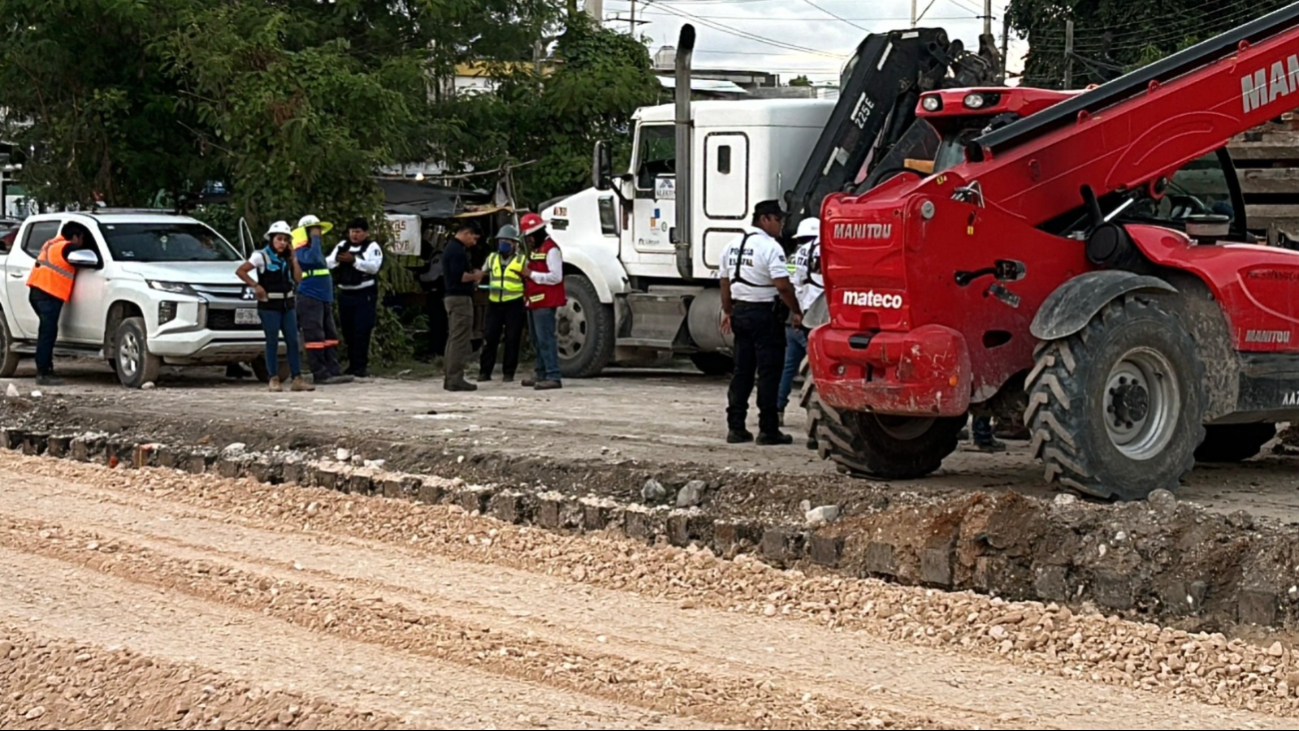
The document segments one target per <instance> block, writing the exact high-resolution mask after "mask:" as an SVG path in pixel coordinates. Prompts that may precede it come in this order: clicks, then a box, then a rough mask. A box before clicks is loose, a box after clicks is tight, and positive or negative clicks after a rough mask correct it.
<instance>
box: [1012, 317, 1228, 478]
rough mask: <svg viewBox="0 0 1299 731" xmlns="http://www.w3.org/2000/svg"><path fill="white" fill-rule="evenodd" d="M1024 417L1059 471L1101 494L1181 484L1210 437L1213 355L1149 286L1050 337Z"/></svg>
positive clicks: (1049, 466)
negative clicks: (1207, 355) (1148, 293)
mask: <svg viewBox="0 0 1299 731" xmlns="http://www.w3.org/2000/svg"><path fill="white" fill-rule="evenodd" d="M1036 359H1037V365H1036V366H1035V367H1034V369H1033V371H1032V372H1031V373H1030V374H1029V376H1028V379H1027V382H1026V388H1027V390H1028V394H1029V398H1028V408H1027V409H1026V410H1025V412H1024V422H1025V423H1026V424H1028V427H1029V429H1030V430H1031V431H1032V433H1033V441H1032V444H1031V447H1030V449H1031V450H1032V452H1033V455H1034V456H1035V457H1037V458H1038V459H1040V460H1041V461H1042V463H1043V464H1044V465H1045V468H1046V480H1047V481H1048V482H1053V481H1058V482H1060V483H1061V484H1063V485H1065V486H1067V487H1070V488H1072V489H1074V490H1077V491H1079V492H1082V493H1085V494H1087V495H1091V496H1094V497H1099V498H1118V499H1120V500H1141V499H1144V498H1145V497H1146V496H1147V495H1149V494H1150V493H1151V492H1154V491H1155V490H1157V489H1160V488H1163V489H1166V490H1175V489H1177V487H1178V485H1179V483H1180V482H1181V479H1182V477H1183V476H1184V475H1185V474H1186V473H1188V472H1190V471H1191V469H1192V468H1193V467H1194V466H1195V452H1196V450H1197V448H1199V446H1200V443H1201V442H1202V441H1204V435H1205V430H1204V424H1203V419H1204V409H1205V402H1206V396H1205V392H1204V380H1205V375H1204V364H1203V363H1202V362H1201V361H1200V357H1199V353H1198V352H1197V350H1196V347H1195V341H1194V340H1193V339H1192V338H1191V335H1190V333H1189V332H1187V330H1186V327H1185V326H1184V325H1183V324H1182V321H1181V320H1180V319H1179V318H1178V317H1177V315H1175V314H1173V313H1170V312H1165V311H1164V310H1163V309H1162V308H1160V307H1159V305H1158V304H1157V303H1156V302H1155V301H1153V300H1151V299H1149V298H1147V297H1143V296H1141V295H1130V296H1128V297H1125V298H1123V299H1121V300H1115V301H1113V302H1110V303H1109V304H1108V305H1106V306H1105V308H1104V309H1102V310H1101V311H1100V312H1099V313H1098V314H1097V315H1096V316H1095V317H1093V318H1092V320H1091V322H1089V323H1088V324H1087V326H1086V327H1085V328H1083V330H1082V331H1081V332H1079V333H1077V334H1075V335H1071V336H1070V337H1068V338H1064V339H1061V340H1054V341H1048V342H1045V343H1041V344H1040V345H1039V346H1038V348H1037V356H1036Z"/></svg>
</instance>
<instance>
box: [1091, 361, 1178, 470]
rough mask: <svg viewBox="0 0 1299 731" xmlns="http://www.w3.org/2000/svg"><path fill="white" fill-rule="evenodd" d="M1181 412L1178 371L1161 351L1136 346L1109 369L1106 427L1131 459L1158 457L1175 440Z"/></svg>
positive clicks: (1114, 440) (1105, 409) (1105, 413)
mask: <svg viewBox="0 0 1299 731" xmlns="http://www.w3.org/2000/svg"><path fill="white" fill-rule="evenodd" d="M1180 413H1181V390H1180V386H1179V384H1178V382H1177V377H1176V371H1174V370H1173V367H1172V364H1171V363H1169V361H1168V359H1167V358H1166V357H1165V356H1164V355H1163V354H1162V353H1160V352H1159V351H1157V350H1154V349H1151V348H1146V347H1141V348H1134V349H1132V350H1130V351H1128V352H1127V353H1125V354H1124V355H1123V357H1122V358H1119V360H1118V362H1116V363H1115V364H1114V367H1113V368H1112V369H1110V374H1109V377H1108V378H1107V379H1106V383H1105V398H1104V415H1103V418H1104V422H1105V430H1106V432H1107V433H1108V435H1109V438H1110V442H1111V443H1112V444H1113V445H1114V446H1115V447H1116V448H1117V449H1118V450H1119V451H1120V452H1122V453H1123V454H1125V455H1126V456H1128V457H1129V458H1131V459H1134V460H1146V459H1152V458H1154V457H1156V456H1158V455H1159V454H1160V453H1161V452H1162V451H1163V450H1164V448H1165V447H1167V446H1168V443H1169V442H1170V441H1171V440H1172V438H1173V434H1174V432H1175V431H1176V429H1177V418H1178V415H1179V414H1180Z"/></svg>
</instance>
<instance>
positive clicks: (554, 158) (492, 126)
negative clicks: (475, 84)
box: [439, 13, 660, 205]
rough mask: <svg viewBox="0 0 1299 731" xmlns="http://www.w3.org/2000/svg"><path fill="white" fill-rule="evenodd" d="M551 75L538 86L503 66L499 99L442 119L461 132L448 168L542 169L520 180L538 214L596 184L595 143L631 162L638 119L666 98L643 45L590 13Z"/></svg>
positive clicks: (449, 152) (483, 99)
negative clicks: (542, 206) (607, 144)
mask: <svg viewBox="0 0 1299 731" xmlns="http://www.w3.org/2000/svg"><path fill="white" fill-rule="evenodd" d="M545 68H549V69H550V70H549V71H545V70H543V73H542V75H541V76H540V77H539V76H538V75H537V74H536V73H535V67H534V66H533V65H531V64H523V65H518V66H513V67H508V68H507V67H501V68H500V69H499V75H500V76H501V84H500V87H499V89H498V90H497V92H496V93H495V94H483V95H478V96H475V97H471V98H468V99H459V100H456V101H455V102H452V103H448V104H445V105H443V106H442V107H441V109H440V112H441V113H440V115H439V118H440V119H441V120H442V121H444V122H445V123H446V124H447V125H449V126H451V127H454V128H455V130H456V133H455V134H454V135H452V136H450V137H448V138H446V139H444V141H443V145H442V147H441V150H442V152H443V153H444V155H445V156H446V158H447V159H448V160H450V161H453V162H456V163H469V164H471V165H473V166H475V167H477V168H479V169H484V168H487V169H490V168H495V167H498V166H500V165H503V164H511V163H514V164H517V163H520V162H527V161H533V160H535V161H537V162H536V163H535V164H533V165H530V166H528V167H524V168H521V169H520V170H519V171H518V172H517V174H516V175H515V181H516V184H517V193H518V195H519V198H520V199H521V201H522V202H523V203H525V204H531V205H537V204H539V203H541V202H543V201H545V200H547V199H549V198H552V197H555V196H559V195H565V194H568V193H573V192H575V191H577V190H580V189H581V188H583V187H585V186H586V185H589V182H590V175H591V150H592V147H593V146H594V143H595V141H596V140H601V139H603V140H609V141H611V142H613V143H614V145H615V153H616V156H618V155H620V156H621V157H623V158H624V159H625V158H626V156H627V154H628V152H629V150H630V147H631V138H630V127H631V116H632V113H633V112H635V110H636V109H637V108H638V107H641V106H646V105H649V104H654V103H656V102H657V101H658V98H659V89H660V87H659V84H658V80H657V79H656V78H655V76H654V74H653V72H652V70H651V69H652V64H651V61H650V56H649V51H648V50H647V49H646V48H645V46H644V45H643V44H641V43H640V42H639V41H637V40H635V39H633V38H631V37H629V36H627V35H625V34H623V33H619V32H617V31H614V30H611V29H607V28H602V27H600V26H599V25H598V24H596V23H594V22H593V21H592V20H591V19H590V18H589V17H588V16H587V15H586V14H585V13H577V14H575V15H572V16H570V17H569V18H568V19H567V22H566V25H565V28H564V29H563V32H562V33H561V34H560V35H559V36H558V38H557V39H556V43H555V47H554V49H553V56H552V59H551V60H550V61H548V62H547V66H546V67H545Z"/></svg>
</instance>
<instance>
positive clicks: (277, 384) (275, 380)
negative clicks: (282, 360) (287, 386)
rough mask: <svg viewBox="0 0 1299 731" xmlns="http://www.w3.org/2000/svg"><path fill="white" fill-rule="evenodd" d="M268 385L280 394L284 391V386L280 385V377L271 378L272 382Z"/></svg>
mask: <svg viewBox="0 0 1299 731" xmlns="http://www.w3.org/2000/svg"><path fill="white" fill-rule="evenodd" d="M268 385H269V387H270V389H271V390H272V391H276V392H279V391H283V390H284V384H282V383H280V377H279V376H271V382H270V384H268Z"/></svg>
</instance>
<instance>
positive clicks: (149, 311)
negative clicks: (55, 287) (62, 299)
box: [0, 212, 284, 388]
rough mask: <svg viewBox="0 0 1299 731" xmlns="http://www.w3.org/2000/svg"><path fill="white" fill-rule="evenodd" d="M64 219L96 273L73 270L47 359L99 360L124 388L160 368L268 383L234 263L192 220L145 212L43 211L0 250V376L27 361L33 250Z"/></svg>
mask: <svg viewBox="0 0 1299 731" xmlns="http://www.w3.org/2000/svg"><path fill="white" fill-rule="evenodd" d="M66 221H77V222H79V223H81V224H84V225H85V226H86V227H87V228H89V229H90V231H91V234H92V235H93V240H92V244H93V250H94V252H95V256H96V258H97V260H98V265H97V266H95V267H83V268H79V269H78V272H77V280H76V286H75V287H74V289H73V293H72V300H71V301H70V302H69V303H68V304H67V305H66V306H65V307H64V308H63V317H62V319H61V320H60V322H59V341H58V344H57V346H56V348H55V354H56V356H65V357H67V356H71V357H82V358H102V359H104V360H106V361H107V362H108V364H109V365H110V366H111V367H112V368H113V369H114V370H115V371H116V372H117V377H118V379H119V380H120V381H121V382H122V385H124V386H127V387H128V388H139V387H140V386H142V385H144V384H145V383H149V382H151V381H154V380H156V379H157V377H158V371H159V369H160V368H161V367H162V365H163V364H167V365H178V366H184V365H227V364H230V363H250V364H252V366H253V369H254V371H256V373H257V375H258V377H259V378H261V379H262V380H263V381H264V380H266V379H267V377H268V374H267V367H266V357H265V347H266V345H265V342H266V341H265V338H264V336H263V335H262V329H261V320H260V319H259V318H258V315H257V306H256V301H255V299H254V295H253V293H252V292H251V291H249V290H248V288H247V287H246V286H245V285H244V284H243V282H241V281H240V280H239V278H238V277H236V276H235V269H236V268H237V267H238V266H239V262H240V261H241V260H242V259H243V257H242V256H241V255H240V253H239V252H238V251H237V250H236V249H235V248H234V247H233V246H231V245H230V243H229V242H228V241H226V240H225V239H224V238H222V237H221V235H220V234H218V233H217V232H216V231H213V230H212V229H211V228H209V227H208V226H207V225H205V224H203V223H201V222H199V221H197V220H195V219H193V218H189V217H186V216H175V215H167V214H159V213H152V212H149V213H118V212H112V213H109V212H102V213H48V214H41V215H36V216H31V217H29V218H28V219H27V220H25V221H23V224H22V227H21V228H20V229H19V231H18V234H17V236H16V237H14V238H13V243H12V245H10V246H9V247H8V248H7V249H6V250H0V269H3V270H4V286H3V287H0V377H9V376H12V375H13V374H14V371H15V370H17V368H18V364H19V361H20V360H21V359H22V358H24V357H29V356H32V355H34V354H35V353H36V331H37V326H38V320H37V317H36V312H35V311H34V310H33V309H32V306H31V304H30V303H29V302H28V299H27V297H28V292H27V277H28V275H29V274H30V273H31V270H32V266H33V265H34V264H35V263H36V257H37V255H38V254H39V253H40V250H41V245H42V244H44V243H45V242H46V241H48V240H50V239H52V238H54V237H55V236H56V235H57V234H58V232H59V229H60V228H61V227H62V225H63V223H64V222H66ZM280 348H281V353H283V348H284V345H283V344H281V345H280ZM277 365H279V364H277Z"/></svg>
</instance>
